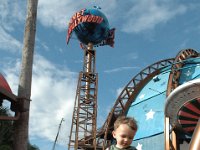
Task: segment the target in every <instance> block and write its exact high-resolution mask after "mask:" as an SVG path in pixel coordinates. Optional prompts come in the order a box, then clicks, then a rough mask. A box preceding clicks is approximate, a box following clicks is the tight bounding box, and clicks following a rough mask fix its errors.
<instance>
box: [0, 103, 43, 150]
mask: <svg viewBox="0 0 200 150" xmlns="http://www.w3.org/2000/svg"><path fill="white" fill-rule="evenodd" d="M0 116H10V114H9V112H8V109H7V108H3V107H2V106H0ZM13 133H14V124H13V121H10V120H9V121H2V120H0V150H13V142H14V138H13ZM27 149H28V150H40V149H39V148H38V147H37V146H36V145H31V144H30V143H29V142H28V146H27Z"/></svg>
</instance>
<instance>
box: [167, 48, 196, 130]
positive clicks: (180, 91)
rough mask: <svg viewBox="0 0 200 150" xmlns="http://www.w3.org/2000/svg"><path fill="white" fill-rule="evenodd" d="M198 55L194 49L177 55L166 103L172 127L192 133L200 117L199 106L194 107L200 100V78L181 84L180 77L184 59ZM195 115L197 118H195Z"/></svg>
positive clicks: (169, 81) (170, 77)
mask: <svg viewBox="0 0 200 150" xmlns="http://www.w3.org/2000/svg"><path fill="white" fill-rule="evenodd" d="M196 57H199V53H197V52H196V51H195V50H193V49H185V50H182V51H180V52H179V53H178V55H177V56H176V57H175V61H174V64H173V65H172V68H171V73H170V76H169V80H168V86H167V93H166V94H167V100H166V105H165V115H166V116H168V117H169V118H170V124H171V125H172V127H173V128H177V129H179V130H181V131H185V132H187V133H190V134H191V133H193V131H194V128H195V126H196V124H197V122H198V118H199V117H200V116H199V109H196V107H197V106H194V107H192V106H193V104H194V103H195V104H196V103H197V102H199V100H198V98H199V97H200V85H199V84H200V80H199V79H197V80H191V81H188V82H186V83H184V84H182V85H179V79H180V76H181V68H182V67H183V66H184V61H185V60H187V59H189V58H196ZM197 108H199V104H198V107H197ZM195 117H196V118H197V120H196V119H194V118H195Z"/></svg>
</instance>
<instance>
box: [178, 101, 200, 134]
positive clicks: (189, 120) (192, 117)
mask: <svg viewBox="0 0 200 150" xmlns="http://www.w3.org/2000/svg"><path fill="white" fill-rule="evenodd" d="M199 118H200V98H195V99H192V100H190V101H188V102H186V103H184V104H183V105H182V107H181V108H180V109H179V111H178V123H179V124H180V125H181V127H182V129H183V130H184V131H185V132H186V133H189V134H190V135H192V133H193V131H194V130H195V127H196V125H197V123H198V120H199Z"/></svg>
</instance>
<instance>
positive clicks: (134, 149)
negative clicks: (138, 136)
mask: <svg viewBox="0 0 200 150" xmlns="http://www.w3.org/2000/svg"><path fill="white" fill-rule="evenodd" d="M127 150H137V149H136V148H135V147H134V146H130V147H129V148H128V149H127Z"/></svg>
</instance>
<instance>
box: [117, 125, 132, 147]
mask: <svg viewBox="0 0 200 150" xmlns="http://www.w3.org/2000/svg"><path fill="white" fill-rule="evenodd" d="M135 133H136V131H135V130H132V129H131V128H130V127H129V126H128V125H126V124H121V125H120V126H119V127H118V128H117V129H116V130H114V131H113V137H114V138H115V139H116V141H117V145H116V147H118V148H126V147H128V146H130V145H131V143H132V141H133V138H134V136H135Z"/></svg>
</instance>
